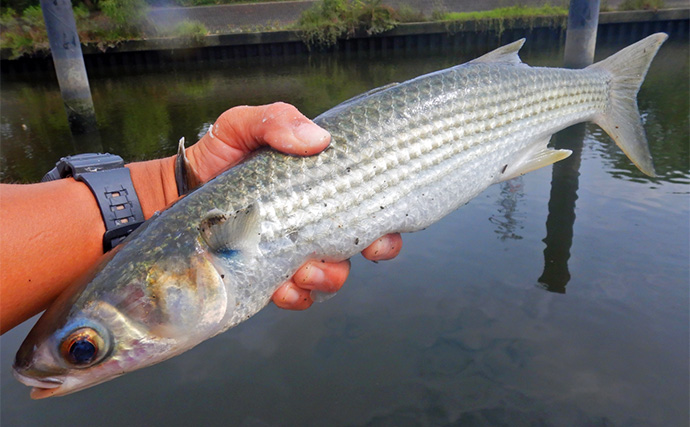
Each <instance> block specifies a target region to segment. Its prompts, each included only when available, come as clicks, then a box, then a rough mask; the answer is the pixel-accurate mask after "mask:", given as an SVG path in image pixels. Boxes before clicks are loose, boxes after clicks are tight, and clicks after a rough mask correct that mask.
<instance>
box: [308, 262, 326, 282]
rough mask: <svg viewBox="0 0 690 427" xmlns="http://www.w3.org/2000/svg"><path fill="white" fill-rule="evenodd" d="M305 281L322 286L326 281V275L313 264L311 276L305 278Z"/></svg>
mask: <svg viewBox="0 0 690 427" xmlns="http://www.w3.org/2000/svg"><path fill="white" fill-rule="evenodd" d="M304 281H305V282H309V283H310V284H314V285H316V284H322V283H324V282H325V281H326V273H324V272H323V270H321V269H320V268H318V267H316V266H314V264H312V265H311V266H309V274H308V275H307V277H305V278H304Z"/></svg>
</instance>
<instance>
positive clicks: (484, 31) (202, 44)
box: [1, 8, 690, 74]
mask: <svg viewBox="0 0 690 427" xmlns="http://www.w3.org/2000/svg"><path fill="white" fill-rule="evenodd" d="M565 24H566V17H536V18H532V19H519V20H505V21H490V20H488V21H468V22H463V23H447V22H422V23H411V24H401V25H399V26H397V27H396V28H394V29H392V30H390V31H387V32H385V33H381V34H377V35H374V36H367V35H366V34H356V35H355V36H354V37H351V38H349V39H344V40H340V41H339V42H338V44H337V45H336V46H335V47H333V48H332V49H333V50H336V51H344V52H348V53H350V52H359V53H370V52H372V51H381V50H384V51H385V50H405V51H408V50H412V51H421V50H423V49H432V50H433V49H457V48H462V47H469V46H472V47H474V48H477V47H484V46H486V47H491V46H496V44H497V43H499V42H507V41H511V40H514V39H516V38H521V37H528V38H529V40H530V45H532V46H535V47H537V48H538V47H539V46H547V45H548V46H553V45H559V43H562V42H563V39H564V36H565ZM689 24H690V9H688V8H685V9H668V10H660V11H656V12H654V11H631V12H604V13H602V14H601V15H600V19H599V31H598V39H599V41H601V42H606V41H615V40H622V41H626V42H631V41H635V40H637V39H639V38H642V37H644V36H646V35H648V34H651V33H653V32H658V31H664V32H667V33H669V35H670V36H671V38H676V39H681V40H682V39H684V40H687V39H688V33H689ZM83 51H84V54H85V61H86V64H87V67H88V68H90V69H100V68H109V67H112V66H128V65H131V66H133V67H134V68H139V67H144V68H151V67H158V66H164V65H165V64H170V63H175V62H197V61H215V60H232V59H236V58H246V57H257V56H258V57H276V56H287V55H295V54H302V53H308V52H309V49H308V48H307V46H306V45H305V44H304V43H303V42H302V40H301V39H300V37H299V33H298V32H297V31H268V32H245V33H235V34H213V35H209V36H206V37H204V38H203V39H202V40H199V41H191V40H184V39H173V38H159V39H149V40H132V41H127V42H123V43H120V44H119V45H117V46H115V47H111V48H107V49H105V51H103V50H101V49H100V48H99V47H97V46H91V45H85V46H83ZM7 58H8V56H7V55H6V54H5V53H3V55H2V59H3V61H2V67H1V69H2V73H3V74H15V73H22V72H33V71H38V72H44V71H47V72H50V70H51V69H52V63H50V61H48V60H46V58H24V59H20V60H12V61H10V60H7Z"/></svg>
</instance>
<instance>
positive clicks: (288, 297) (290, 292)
mask: <svg viewBox="0 0 690 427" xmlns="http://www.w3.org/2000/svg"><path fill="white" fill-rule="evenodd" d="M299 298H300V296H299V292H297V290H296V289H294V288H291V287H289V288H287V290H286V291H285V294H284V295H283V302H284V303H286V304H291V305H292V304H296V303H297V301H299Z"/></svg>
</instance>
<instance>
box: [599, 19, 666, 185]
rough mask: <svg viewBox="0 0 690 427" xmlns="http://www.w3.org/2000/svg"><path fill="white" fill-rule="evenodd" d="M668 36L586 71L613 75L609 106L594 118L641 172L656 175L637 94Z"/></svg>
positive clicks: (659, 35) (648, 40) (656, 37)
mask: <svg viewBox="0 0 690 427" xmlns="http://www.w3.org/2000/svg"><path fill="white" fill-rule="evenodd" d="M667 38H668V35H667V34H665V33H656V34H652V35H651V36H649V37H647V38H645V39H643V40H640V41H639V42H637V43H635V44H632V45H630V46H628V47H626V48H625V49H622V50H620V51H619V52H617V53H615V54H613V55H611V56H609V57H608V58H606V59H604V60H603V61H600V62H597V63H596V64H592V65H590V66H589V67H587V69H590V70H604V71H607V72H608V73H610V74H611V76H612V79H611V91H610V100H609V102H610V105H609V108H608V109H607V110H606V112H604V113H602V114H600V115H599V116H597V117H596V118H595V119H594V122H595V123H596V124H598V125H599V126H601V128H602V129H604V131H606V133H608V134H609V136H610V137H611V138H612V139H613V140H614V141H615V142H616V145H618V147H620V149H621V150H623V152H624V153H625V154H626V156H628V158H629V159H630V160H631V161H632V162H633V163H634V164H635V166H637V167H638V168H639V169H640V170H641V171H642V172H644V173H645V174H647V175H649V176H656V174H655V172H654V164H653V162H652V155H651V153H650V152H649V145H648V144H647V136H646V135H645V131H644V128H643V127H642V118H641V117H640V112H639V110H638V109H637V92H639V90H640V86H641V85H642V82H643V81H644V78H645V76H646V75H647V70H649V66H650V65H651V63H652V60H653V59H654V56H655V55H656V53H657V51H658V50H659V48H660V47H661V45H662V44H663V43H664V41H666V39H667Z"/></svg>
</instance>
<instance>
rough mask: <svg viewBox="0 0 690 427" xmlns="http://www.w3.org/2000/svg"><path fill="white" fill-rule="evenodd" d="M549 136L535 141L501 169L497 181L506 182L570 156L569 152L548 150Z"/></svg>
mask: <svg viewBox="0 0 690 427" xmlns="http://www.w3.org/2000/svg"><path fill="white" fill-rule="evenodd" d="M550 139H551V136H550V135H549V136H548V137H546V138H544V139H539V140H536V141H535V143H534V144H530V146H529V148H527V149H526V150H525V151H523V152H521V153H519V154H518V155H517V156H515V158H513V159H512V160H511V161H509V162H508V163H506V164H505V165H503V166H502V167H501V173H500V175H499V181H507V180H509V179H513V178H516V177H518V176H520V175H524V174H526V173H527V172H532V171H533V170H536V169H539V168H542V167H544V166H548V165H550V164H552V163H556V162H557V161H559V160H563V159H565V158H566V157H568V156H570V154H571V153H572V151H570V150H554V149H553V148H548V147H547V145H548V144H549V140H550Z"/></svg>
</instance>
